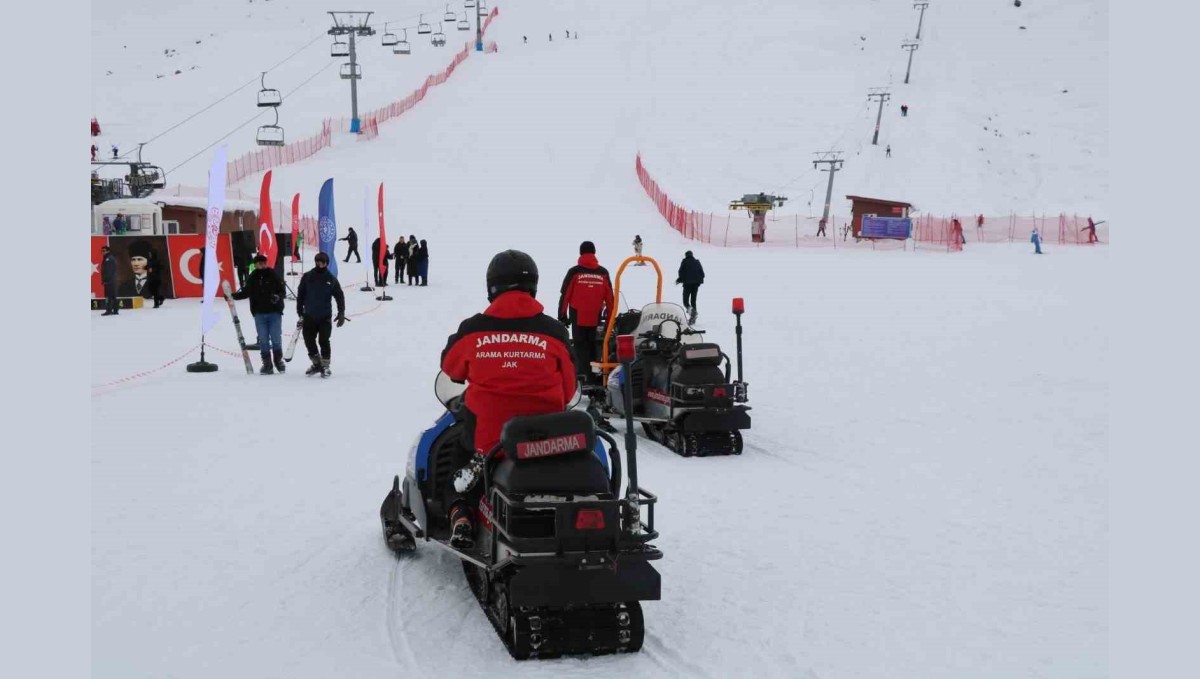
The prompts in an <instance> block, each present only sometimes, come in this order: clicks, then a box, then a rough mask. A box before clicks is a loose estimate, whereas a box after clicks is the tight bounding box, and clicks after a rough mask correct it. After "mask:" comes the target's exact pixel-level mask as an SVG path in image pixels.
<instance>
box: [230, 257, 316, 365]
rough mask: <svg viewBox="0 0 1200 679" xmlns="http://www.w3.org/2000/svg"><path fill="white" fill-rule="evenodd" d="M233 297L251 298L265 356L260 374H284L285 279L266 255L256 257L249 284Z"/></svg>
mask: <svg viewBox="0 0 1200 679" xmlns="http://www.w3.org/2000/svg"><path fill="white" fill-rule="evenodd" d="M301 283H303V281H301ZM232 296H233V298H234V299H247V298H249V300H250V315H251V316H254V329H255V330H256V331H257V332H258V351H259V354H260V356H261V357H262V367H261V368H259V370H258V374H259V375H271V374H274V372H275V370H278V371H279V372H280V373H283V372H284V371H285V370H286V368H287V364H286V363H284V362H283V301H284V299H285V297H286V291H285V290H284V287H283V279H282V278H280V277H279V274H278V273H276V272H275V269H274V268H272V267H269V266H267V256H266V255H265V254H263V253H261V252H260V253H258V254H257V255H255V256H254V271H252V272H250V275H249V276H248V277H247V278H246V285H244V286H243V287H242V289H240V290H238V291H237V292H235V293H233V295H232ZM272 359H273V360H274V369H272Z"/></svg>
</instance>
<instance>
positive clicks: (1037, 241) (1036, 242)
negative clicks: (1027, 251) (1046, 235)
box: [1029, 227, 1042, 255]
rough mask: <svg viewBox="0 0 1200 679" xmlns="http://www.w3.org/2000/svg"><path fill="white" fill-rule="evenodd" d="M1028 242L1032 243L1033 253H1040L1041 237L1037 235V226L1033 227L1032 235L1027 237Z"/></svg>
mask: <svg viewBox="0 0 1200 679" xmlns="http://www.w3.org/2000/svg"><path fill="white" fill-rule="evenodd" d="M1029 242H1030V243H1033V254H1035V255H1040V254H1042V237H1041V236H1039V235H1038V230H1037V227H1034V229H1033V235H1031V236H1030V237H1029Z"/></svg>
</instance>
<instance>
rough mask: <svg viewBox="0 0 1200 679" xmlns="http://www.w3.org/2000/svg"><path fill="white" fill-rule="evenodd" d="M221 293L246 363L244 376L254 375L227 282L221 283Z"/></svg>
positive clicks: (240, 323) (231, 291)
mask: <svg viewBox="0 0 1200 679" xmlns="http://www.w3.org/2000/svg"><path fill="white" fill-rule="evenodd" d="M221 292H222V293H224V294H225V301H226V302H229V315H230V316H233V329H234V330H237V338H238V346H239V347H241V348H242V360H244V361H245V362H246V374H247V375H253V374H254V364H253V363H251V362H250V352H249V351H247V349H246V337H245V335H243V334H242V322H241V321H239V320H238V315H237V306H235V305H234V303H233V290H232V288H230V286H229V281H221Z"/></svg>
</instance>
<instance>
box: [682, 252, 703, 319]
mask: <svg viewBox="0 0 1200 679" xmlns="http://www.w3.org/2000/svg"><path fill="white" fill-rule="evenodd" d="M675 283H676V285H682V286H683V308H685V309H687V310H688V322H689V323H695V322H696V315H697V314H698V313H699V312H698V311H697V310H696V293H697V292H699V291H700V286H701V285H704V266H703V265H701V264H700V260H698V259H696V258H695V257H694V256H693V255H692V251H691V250H688V251H687V252H685V253H684V254H683V261H682V262H680V263H679V277H678V278H676V279H675Z"/></svg>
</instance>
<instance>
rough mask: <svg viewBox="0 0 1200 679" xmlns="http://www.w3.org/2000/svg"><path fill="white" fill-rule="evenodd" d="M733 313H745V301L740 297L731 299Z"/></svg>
mask: <svg viewBox="0 0 1200 679" xmlns="http://www.w3.org/2000/svg"><path fill="white" fill-rule="evenodd" d="M733 313H735V314H744V313H746V300H744V299H742V298H741V297H734V298H733Z"/></svg>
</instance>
